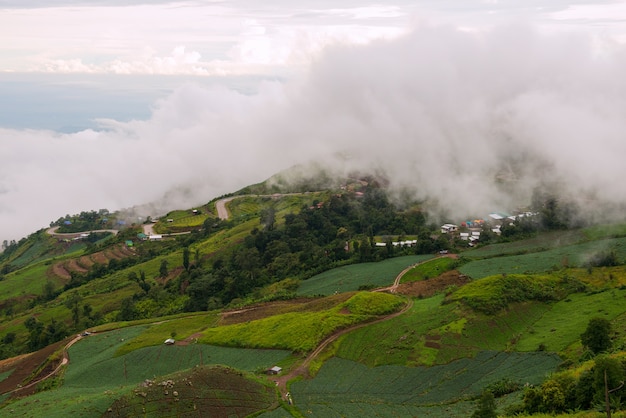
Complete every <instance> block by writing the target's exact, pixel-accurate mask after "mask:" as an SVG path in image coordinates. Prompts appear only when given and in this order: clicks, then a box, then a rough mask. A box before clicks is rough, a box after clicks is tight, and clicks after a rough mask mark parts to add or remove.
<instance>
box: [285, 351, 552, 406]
mask: <svg viewBox="0 0 626 418" xmlns="http://www.w3.org/2000/svg"><path fill="white" fill-rule="evenodd" d="M560 362H561V360H560V359H559V358H558V357H557V356H555V355H553V354H547V353H498V352H493V351H484V352H481V353H479V354H478V355H477V356H476V357H475V358H471V359H460V360H456V361H453V362H451V363H449V364H446V365H441V366H433V367H415V368H411V367H400V366H379V367H374V368H369V367H367V366H365V365H362V364H359V363H355V362H351V361H348V360H343V359H339V358H333V359H331V360H329V361H328V362H327V363H326V364H324V366H323V367H322V369H321V370H320V372H319V373H318V374H317V376H316V377H315V378H314V379H311V380H302V381H298V382H294V383H292V385H291V392H292V394H293V397H294V401H295V403H296V406H297V407H298V408H299V409H300V411H303V412H304V411H310V412H309V413H308V414H307V416H323V417H333V416H377V417H394V416H420V417H421V416H434V415H430V414H432V413H434V412H439V413H441V412H442V410H441V409H439V410H438V409H437V407H435V408H434V409H433V408H432V407H433V405H435V406H436V405H441V404H448V403H452V402H458V401H463V400H468V399H471V398H473V397H475V396H477V395H478V394H480V393H481V391H482V390H483V389H484V388H485V387H486V386H487V385H489V384H490V383H493V382H496V381H498V380H500V379H502V378H504V377H507V378H509V379H512V380H515V381H519V382H521V383H530V384H537V383H540V382H541V381H543V379H544V377H545V376H546V375H547V374H548V373H550V372H552V371H553V370H554V369H555V368H556V366H557V365H558V364H559V363H560ZM446 406H449V405H446ZM457 406H458V405H457ZM464 406H465V407H466V408H467V406H468V405H467V404H465V405H464ZM366 411H368V412H366ZM364 412H366V413H365V414H364ZM459 412H460V411H459ZM445 416H457V417H466V416H468V415H467V409H465V411H464V414H458V415H452V414H446V415H445Z"/></svg>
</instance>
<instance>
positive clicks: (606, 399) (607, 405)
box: [604, 369, 624, 418]
mask: <svg viewBox="0 0 626 418" xmlns="http://www.w3.org/2000/svg"><path fill="white" fill-rule="evenodd" d="M623 386H624V381H623V380H622V381H621V382H620V385H619V386H618V387H616V388H614V389H611V390H609V382H608V379H607V376H606V369H604V410H605V411H606V418H611V403H610V402H609V393H613V392H615V391H616V390H620V389H621V388H622V387H623Z"/></svg>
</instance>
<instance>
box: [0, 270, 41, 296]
mask: <svg viewBox="0 0 626 418" xmlns="http://www.w3.org/2000/svg"><path fill="white" fill-rule="evenodd" d="M49 267H50V266H48V265H45V264H44V263H37V264H33V265H32V266H28V267H25V268H23V269H20V270H18V271H15V272H13V273H10V274H7V275H6V276H5V279H4V280H2V281H1V282H0V300H4V299H9V298H14V297H19V296H26V295H41V294H42V293H43V286H44V284H45V283H46V280H47V278H46V271H47V270H48V268H49Z"/></svg>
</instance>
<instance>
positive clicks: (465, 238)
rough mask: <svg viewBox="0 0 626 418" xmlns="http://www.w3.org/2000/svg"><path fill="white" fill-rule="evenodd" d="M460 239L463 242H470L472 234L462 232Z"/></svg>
mask: <svg viewBox="0 0 626 418" xmlns="http://www.w3.org/2000/svg"><path fill="white" fill-rule="evenodd" d="M459 237H460V238H461V239H462V240H463V241H467V240H469V237H470V234H469V232H461V233H460V234H459Z"/></svg>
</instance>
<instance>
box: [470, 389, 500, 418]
mask: <svg viewBox="0 0 626 418" xmlns="http://www.w3.org/2000/svg"><path fill="white" fill-rule="evenodd" d="M476 404H477V406H478V409H476V410H475V411H474V413H473V414H472V418H497V417H498V414H497V413H496V400H495V398H494V396H493V393H491V391H488V390H486V391H484V392H483V393H482V395H480V398H478V401H477V402H476Z"/></svg>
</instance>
